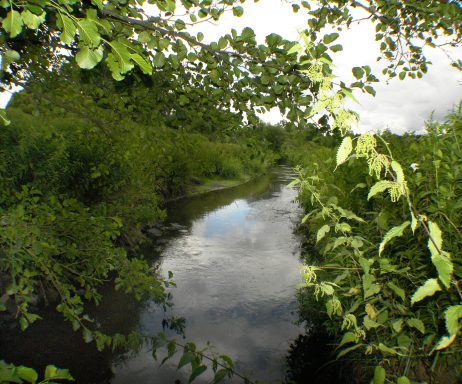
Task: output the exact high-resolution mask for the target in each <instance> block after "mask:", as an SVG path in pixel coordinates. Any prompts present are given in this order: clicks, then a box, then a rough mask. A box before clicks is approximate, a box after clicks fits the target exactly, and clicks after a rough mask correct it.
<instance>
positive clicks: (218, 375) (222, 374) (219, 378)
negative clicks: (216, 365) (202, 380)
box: [212, 368, 228, 384]
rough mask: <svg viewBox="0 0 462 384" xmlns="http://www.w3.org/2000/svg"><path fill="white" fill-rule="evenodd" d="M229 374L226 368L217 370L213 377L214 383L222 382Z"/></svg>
mask: <svg viewBox="0 0 462 384" xmlns="http://www.w3.org/2000/svg"><path fill="white" fill-rule="evenodd" d="M227 374H228V371H227V370H226V369H223V368H222V369H219V370H218V371H216V372H215V376H214V377H213V381H212V384H218V383H221V382H222V381H223V380H224V379H225V377H226V375H227Z"/></svg>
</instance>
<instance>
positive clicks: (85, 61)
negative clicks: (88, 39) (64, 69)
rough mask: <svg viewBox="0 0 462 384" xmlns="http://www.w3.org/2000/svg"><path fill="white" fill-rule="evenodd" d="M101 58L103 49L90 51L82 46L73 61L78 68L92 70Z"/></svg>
mask: <svg viewBox="0 0 462 384" xmlns="http://www.w3.org/2000/svg"><path fill="white" fill-rule="evenodd" d="M102 58H103V47H102V46H100V47H98V49H91V48H89V47H87V46H86V45H84V46H83V47H82V48H80V50H79V52H77V54H76V55H75V61H76V62H77V64H78V66H79V67H80V68H83V69H92V68H94V67H95V66H96V65H97V64H98V63H99V62H100V61H101V60H102Z"/></svg>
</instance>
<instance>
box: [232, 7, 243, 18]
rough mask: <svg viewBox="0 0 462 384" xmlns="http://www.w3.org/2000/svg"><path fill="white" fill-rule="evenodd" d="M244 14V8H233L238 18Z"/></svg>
mask: <svg viewBox="0 0 462 384" xmlns="http://www.w3.org/2000/svg"><path fill="white" fill-rule="evenodd" d="M243 14H244V8H242V7H233V15H234V16H236V17H241V16H242V15H243Z"/></svg>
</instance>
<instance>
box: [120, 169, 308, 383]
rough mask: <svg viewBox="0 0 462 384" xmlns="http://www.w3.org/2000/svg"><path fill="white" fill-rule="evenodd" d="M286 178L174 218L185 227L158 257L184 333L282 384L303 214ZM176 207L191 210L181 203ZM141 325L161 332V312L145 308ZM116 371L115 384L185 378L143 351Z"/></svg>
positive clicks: (293, 330)
mask: <svg viewBox="0 0 462 384" xmlns="http://www.w3.org/2000/svg"><path fill="white" fill-rule="evenodd" d="M289 179H290V174H288V173H287V171H286V172H284V170H282V171H281V170H279V171H278V172H277V173H276V174H275V175H274V177H273V178H272V180H271V182H270V185H269V188H267V192H266V193H263V194H260V195H259V196H258V197H255V196H252V197H250V196H249V199H244V198H242V197H241V198H237V199H236V200H234V201H233V202H232V203H230V204H227V205H224V206H222V207H219V208H217V209H215V210H212V211H209V212H206V213H205V214H204V212H202V214H201V215H197V216H196V218H195V219H192V218H191V217H188V219H187V220H183V222H181V220H177V222H178V223H179V224H184V225H186V226H187V227H188V231H187V233H183V234H181V235H179V236H178V237H176V238H175V239H173V240H172V241H170V242H169V244H168V245H167V246H166V248H165V250H164V251H163V252H162V254H161V270H162V272H163V273H164V274H166V273H167V271H173V272H174V281H175V282H176V283H177V286H178V287H177V288H176V289H174V290H173V295H174V303H175V309H174V313H175V315H177V316H183V317H185V318H186V336H187V338H188V339H190V340H193V341H194V342H196V343H197V344H204V343H206V342H207V341H210V342H211V343H212V344H213V345H214V346H215V347H216V351H218V352H220V353H225V354H228V355H230V356H232V358H233V359H234V361H235V362H236V364H237V368H238V370H239V371H240V372H244V373H245V374H248V375H249V376H250V377H251V378H253V379H259V380H265V381H266V382H281V380H282V378H283V377H284V367H283V364H284V356H285V355H286V353H287V349H288V346H289V344H290V341H291V340H292V339H294V338H295V337H296V336H297V335H298V334H299V332H300V329H299V327H298V326H296V325H295V324H294V322H295V321H296V314H295V311H296V306H297V304H296V297H295V291H296V285H297V284H298V283H299V281H300V262H299V241H298V240H297V238H296V237H295V236H294V234H293V233H292V231H293V225H294V223H296V222H297V221H298V218H299V214H300V211H299V209H298V207H297V205H296V204H295V203H294V202H293V199H294V198H295V196H296V192H295V191H294V190H292V189H288V188H286V187H285V184H287V182H288V181H289ZM203 199H207V196H204V197H203ZM184 204H186V205H187V204H188V201H185V203H184ZM204 205H207V204H204ZM183 208H184V210H183ZM175 209H177V210H178V209H179V210H182V212H185V210H186V211H187V210H188V209H187V207H181V204H180V205H179V206H176V207H175ZM191 219H192V220H191ZM139 327H140V330H141V331H143V332H144V333H153V332H156V331H157V330H158V318H157V316H156V314H155V313H152V312H150V311H148V310H146V311H145V312H144V313H142V314H141V320H140V326H139ZM115 371H116V380H115V382H116V383H127V382H135V381H136V382H137V383H173V382H174V380H175V379H176V378H179V379H182V380H183V379H184V378H186V377H187V374H186V373H182V372H177V371H176V370H175V366H174V365H173V364H167V365H166V366H165V367H162V368H161V369H158V368H157V366H156V364H155V363H154V364H153V362H152V358H151V357H150V356H146V354H143V353H141V354H139V355H137V356H134V357H133V358H130V359H128V360H127V361H126V362H125V363H124V364H123V365H121V366H118V367H115ZM204 378H206V377H204ZM186 382H187V380H186ZM198 382H200V381H198ZM236 382H238V381H237V380H236Z"/></svg>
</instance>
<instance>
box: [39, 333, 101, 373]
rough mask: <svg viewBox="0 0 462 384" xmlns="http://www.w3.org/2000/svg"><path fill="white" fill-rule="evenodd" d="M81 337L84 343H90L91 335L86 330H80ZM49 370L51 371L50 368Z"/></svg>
mask: <svg viewBox="0 0 462 384" xmlns="http://www.w3.org/2000/svg"><path fill="white" fill-rule="evenodd" d="M82 335H83V340H84V341H85V342H86V343H91V342H92V341H93V333H92V332H91V331H90V330H89V329H88V328H84V329H83V330H82ZM50 367H53V366H50ZM47 368H48V367H47ZM50 369H52V368H50Z"/></svg>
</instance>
